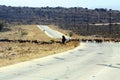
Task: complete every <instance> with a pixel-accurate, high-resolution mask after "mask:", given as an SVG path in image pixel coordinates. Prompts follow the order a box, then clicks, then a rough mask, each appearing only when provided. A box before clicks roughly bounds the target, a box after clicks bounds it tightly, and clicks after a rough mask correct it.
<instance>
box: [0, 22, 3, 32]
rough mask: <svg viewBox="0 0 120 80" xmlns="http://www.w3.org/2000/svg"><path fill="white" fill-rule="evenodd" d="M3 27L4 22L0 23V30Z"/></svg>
mask: <svg viewBox="0 0 120 80" xmlns="http://www.w3.org/2000/svg"><path fill="white" fill-rule="evenodd" d="M3 27H4V24H3V23H0V31H1V30H2V29H3Z"/></svg>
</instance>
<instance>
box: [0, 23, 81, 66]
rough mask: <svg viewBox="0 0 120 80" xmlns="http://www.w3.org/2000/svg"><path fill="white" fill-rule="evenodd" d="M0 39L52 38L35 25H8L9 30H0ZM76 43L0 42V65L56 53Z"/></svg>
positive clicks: (74, 45) (72, 46) (43, 39)
mask: <svg viewBox="0 0 120 80" xmlns="http://www.w3.org/2000/svg"><path fill="white" fill-rule="evenodd" d="M54 27H55V26H54ZM56 29H57V28H56ZM61 31H62V30H61ZM0 39H11V40H17V39H23V40H39V41H47V42H49V41H50V40H52V39H51V38H49V37H48V36H47V35H46V34H45V33H44V32H42V31H41V30H40V29H39V28H38V27H37V26H36V25H20V26H12V27H9V30H7V31H3V32H0ZM78 45H79V42H69V43H66V44H65V45H63V44H59V43H54V44H44V45H41V44H35V43H14V42H10V43H9V42H0V66H6V65H10V64H15V63H18V62H23V61H27V60H31V59H35V58H40V57H44V56H47V55H52V54H56V53H59V52H63V51H66V50H69V49H72V48H74V47H76V46H78Z"/></svg>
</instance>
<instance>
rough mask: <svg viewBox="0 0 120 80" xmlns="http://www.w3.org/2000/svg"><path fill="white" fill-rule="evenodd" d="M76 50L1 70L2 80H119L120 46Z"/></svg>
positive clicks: (86, 46) (93, 45)
mask: <svg viewBox="0 0 120 80" xmlns="http://www.w3.org/2000/svg"><path fill="white" fill-rule="evenodd" d="M80 44H81V46H78V47H77V48H75V49H74V50H70V51H67V52H63V53H60V54H55V55H51V56H47V57H44V58H40V59H35V60H32V61H27V62H23V63H18V64H15V65H11V66H6V67H2V68H0V80H120V43H100V44H97V43H80Z"/></svg>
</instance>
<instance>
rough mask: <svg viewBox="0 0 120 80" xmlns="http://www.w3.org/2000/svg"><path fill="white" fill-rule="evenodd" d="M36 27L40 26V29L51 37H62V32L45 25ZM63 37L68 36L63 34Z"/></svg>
mask: <svg viewBox="0 0 120 80" xmlns="http://www.w3.org/2000/svg"><path fill="white" fill-rule="evenodd" d="M38 28H40V29H41V30H42V31H44V32H45V33H46V34H47V35H48V36H49V37H51V38H62V36H63V35H64V34H63V33H60V32H58V31H56V30H53V29H51V28H49V27H48V26H46V25H38ZM64 36H65V35H64ZM65 37H66V38H69V37H68V36H65Z"/></svg>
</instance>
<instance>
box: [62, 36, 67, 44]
mask: <svg viewBox="0 0 120 80" xmlns="http://www.w3.org/2000/svg"><path fill="white" fill-rule="evenodd" d="M65 42H66V38H65V36H64V35H63V36H62V44H65Z"/></svg>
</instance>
